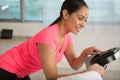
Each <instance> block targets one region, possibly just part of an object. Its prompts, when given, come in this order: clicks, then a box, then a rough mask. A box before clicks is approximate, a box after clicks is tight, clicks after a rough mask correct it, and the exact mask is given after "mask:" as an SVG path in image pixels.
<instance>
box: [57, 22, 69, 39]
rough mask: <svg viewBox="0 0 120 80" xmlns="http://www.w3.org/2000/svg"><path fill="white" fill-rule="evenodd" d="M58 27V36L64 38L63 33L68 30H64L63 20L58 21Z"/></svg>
mask: <svg viewBox="0 0 120 80" xmlns="http://www.w3.org/2000/svg"><path fill="white" fill-rule="evenodd" d="M58 27H59V36H60V37H61V38H64V37H65V35H66V34H67V33H68V32H67V31H66V28H65V25H64V23H63V22H59V23H58Z"/></svg>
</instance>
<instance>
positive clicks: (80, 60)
mask: <svg viewBox="0 0 120 80" xmlns="http://www.w3.org/2000/svg"><path fill="white" fill-rule="evenodd" d="M87 56H88V54H85V53H84V52H82V53H81V55H80V56H79V57H77V58H76V59H75V60H74V62H73V64H72V68H73V69H75V70H77V69H79V68H80V67H81V66H82V65H83V64H84V62H85V59H86V58H87Z"/></svg>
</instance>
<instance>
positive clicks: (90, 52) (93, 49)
mask: <svg viewBox="0 0 120 80" xmlns="http://www.w3.org/2000/svg"><path fill="white" fill-rule="evenodd" d="M99 52H102V51H100V50H99V49H97V48H96V47H95V46H92V47H88V48H86V49H84V50H83V53H84V54H87V55H95V54H98V53H99Z"/></svg>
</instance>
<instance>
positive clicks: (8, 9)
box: [0, 0, 120, 24]
mask: <svg viewBox="0 0 120 80" xmlns="http://www.w3.org/2000/svg"><path fill="white" fill-rule="evenodd" d="M63 1H64V0H52V2H50V0H0V21H1V20H19V21H24V22H26V21H39V22H43V23H45V24H47V23H49V24H50V23H51V22H53V21H54V20H55V19H56V18H57V17H58V16H59V12H60V8H61V5H62V3H63ZM85 1H86V3H87V4H88V6H89V18H88V23H97V24H99V23H112V24H113V23H115V24H116V23H120V5H119V3H120V0H85Z"/></svg>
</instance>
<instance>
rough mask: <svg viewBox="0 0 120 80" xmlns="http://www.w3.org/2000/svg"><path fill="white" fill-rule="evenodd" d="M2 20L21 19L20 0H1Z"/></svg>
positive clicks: (0, 16) (0, 12)
mask: <svg viewBox="0 0 120 80" xmlns="http://www.w3.org/2000/svg"><path fill="white" fill-rule="evenodd" d="M0 20H20V0H0Z"/></svg>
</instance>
